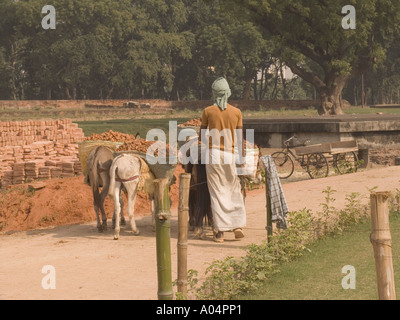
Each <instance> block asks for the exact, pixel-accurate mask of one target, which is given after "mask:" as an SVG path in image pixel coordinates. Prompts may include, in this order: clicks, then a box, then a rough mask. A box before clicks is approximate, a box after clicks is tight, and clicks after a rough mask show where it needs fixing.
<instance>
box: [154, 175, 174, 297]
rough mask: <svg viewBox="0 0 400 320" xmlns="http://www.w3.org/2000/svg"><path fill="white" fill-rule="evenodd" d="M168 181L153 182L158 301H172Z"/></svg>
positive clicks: (157, 180) (158, 180)
mask: <svg viewBox="0 0 400 320" xmlns="http://www.w3.org/2000/svg"><path fill="white" fill-rule="evenodd" d="M169 201H170V200H169V180H168V179H156V180H154V204H155V220H156V221H155V223H156V247H157V274H158V300H172V299H173V296H174V293H173V290H172V273H171V244H170V229H171V219H170V217H171V214H170V203H169Z"/></svg>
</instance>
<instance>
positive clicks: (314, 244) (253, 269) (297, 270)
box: [191, 187, 400, 300]
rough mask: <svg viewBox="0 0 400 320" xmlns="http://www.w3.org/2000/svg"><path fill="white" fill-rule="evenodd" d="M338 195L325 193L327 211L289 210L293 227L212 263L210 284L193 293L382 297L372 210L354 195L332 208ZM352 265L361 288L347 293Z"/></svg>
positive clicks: (393, 202) (394, 224) (394, 205)
mask: <svg viewBox="0 0 400 320" xmlns="http://www.w3.org/2000/svg"><path fill="white" fill-rule="evenodd" d="M335 192H336V190H333V189H332V188H331V187H328V188H327V189H326V190H323V193H324V194H325V202H324V203H323V206H322V211H318V212H316V213H311V211H310V210H307V209H303V210H301V211H293V212H289V213H288V215H287V217H286V219H287V222H288V226H289V227H288V228H287V229H284V230H276V232H275V233H274V235H273V236H272V237H271V238H270V241H269V242H266V241H262V242H261V243H260V244H252V245H249V246H248V247H247V249H246V255H245V256H244V257H239V258H234V257H227V258H225V259H224V260H216V261H214V262H212V263H211V264H210V266H209V267H208V268H207V270H206V279H205V281H204V282H203V283H202V284H201V286H200V287H198V286H195V287H194V288H191V290H194V291H195V292H196V295H197V297H198V298H200V299H222V300H229V299H231V300H232V299H251V300H254V299H257V300H266V299H274V300H280V299H281V300H299V299H307V300H310V299H314V300H316V299H324V300H338V299H353V300H355V299H363V300H365V299H376V298H377V287H376V286H377V284H376V275H375V262H374V256H373V248H372V244H371V243H370V241H369V235H370V232H371V225H370V224H371V223H370V214H369V208H368V206H366V205H363V204H361V196H360V194H359V193H351V194H350V195H347V196H346V199H345V208H344V209H340V210H338V209H336V208H335V207H334V206H332V204H333V203H334V201H335V198H334V193H335ZM399 194H400V193H399V190H397V194H396V195H395V196H394V197H393V196H392V198H391V199H390V202H389V203H390V208H391V212H392V214H391V229H392V230H395V232H392V234H393V235H394V236H393V244H394V245H395V246H396V243H400V236H397V234H398V233H397V232H396V231H397V230H399V229H400V215H399V202H398V199H399ZM399 253H400V250H399V248H396V249H394V250H393V256H394V257H397V256H398V255H399ZM395 260H396V258H394V261H395ZM349 265H350V266H352V267H354V268H355V270H356V289H348V290H345V289H343V287H342V280H343V278H344V277H345V276H346V275H347V273H345V274H343V273H342V268H343V267H344V266H349ZM395 274H397V272H396V267H395ZM397 278H398V280H399V281H400V277H399V276H397Z"/></svg>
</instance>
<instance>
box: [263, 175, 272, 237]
mask: <svg viewBox="0 0 400 320" xmlns="http://www.w3.org/2000/svg"><path fill="white" fill-rule="evenodd" d="M265 198H266V201H267V204H266V209H267V226H266V227H265V229H267V239H268V242H270V238H271V236H272V209H271V198H270V196H269V191H268V175H267V170H265Z"/></svg>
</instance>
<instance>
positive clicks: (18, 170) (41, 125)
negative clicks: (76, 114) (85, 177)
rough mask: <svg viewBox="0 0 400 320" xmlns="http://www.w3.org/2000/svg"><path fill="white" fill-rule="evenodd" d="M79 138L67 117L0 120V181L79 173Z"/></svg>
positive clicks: (6, 183) (0, 183)
mask: <svg viewBox="0 0 400 320" xmlns="http://www.w3.org/2000/svg"><path fill="white" fill-rule="evenodd" d="M83 139H84V134H83V131H82V129H81V128H78V125H77V124H75V123H72V120H71V119H62V120H42V121H36V120H30V121H14V122H12V121H6V122H0V185H1V186H2V187H6V186H8V185H11V184H20V183H24V182H28V181H33V180H37V179H49V178H56V177H71V176H74V175H76V174H81V173H82V168H81V163H80V161H79V156H78V144H77V142H80V141H82V140H83Z"/></svg>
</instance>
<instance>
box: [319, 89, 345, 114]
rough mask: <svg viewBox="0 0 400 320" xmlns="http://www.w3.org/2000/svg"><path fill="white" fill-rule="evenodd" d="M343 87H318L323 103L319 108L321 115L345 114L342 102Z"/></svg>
mask: <svg viewBox="0 0 400 320" xmlns="http://www.w3.org/2000/svg"><path fill="white" fill-rule="evenodd" d="M342 89H343V87H341V88H337V87H334V88H324V89H322V90H321V89H320V90H318V89H317V91H318V92H319V94H320V97H321V105H320V107H319V109H318V114H319V115H328V114H332V115H335V114H343V110H342V102H341V94H342Z"/></svg>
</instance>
